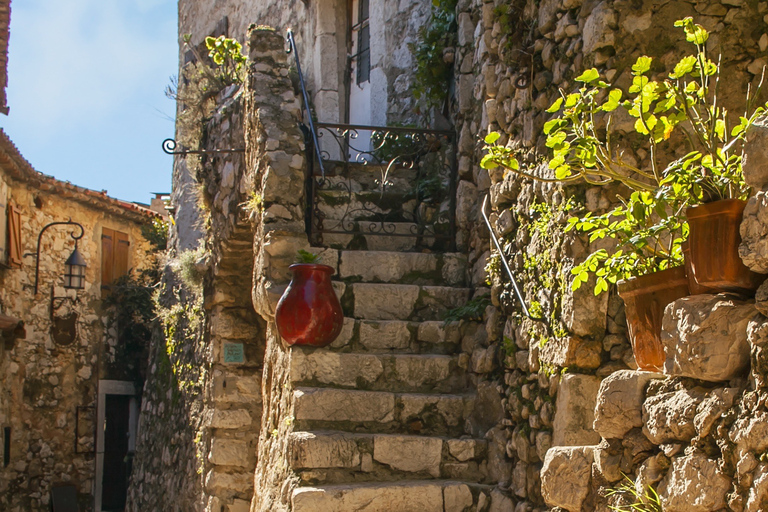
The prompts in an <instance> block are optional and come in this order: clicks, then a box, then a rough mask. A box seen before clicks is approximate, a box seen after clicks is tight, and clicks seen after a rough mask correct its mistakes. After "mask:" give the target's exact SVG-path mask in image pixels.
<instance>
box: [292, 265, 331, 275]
mask: <svg viewBox="0 0 768 512" xmlns="http://www.w3.org/2000/svg"><path fill="white" fill-rule="evenodd" d="M294 269H295V270H300V269H305V270H320V271H321V272H327V273H328V274H333V273H334V272H336V269H334V268H333V267H330V266H328V265H323V264H322V263H294V264H292V265H291V266H289V267H288V270H294Z"/></svg>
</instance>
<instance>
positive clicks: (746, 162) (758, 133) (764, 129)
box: [741, 121, 768, 190]
mask: <svg viewBox="0 0 768 512" xmlns="http://www.w3.org/2000/svg"><path fill="white" fill-rule="evenodd" d="M741 166H742V170H743V172H744V181H746V182H747V185H749V186H750V187H754V188H755V189H756V190H763V189H765V188H766V186H768V124H766V123H765V121H759V122H756V123H755V124H753V125H752V126H751V127H750V128H749V130H748V131H747V140H746V142H745V144H744V157H743V160H742V164H741Z"/></svg>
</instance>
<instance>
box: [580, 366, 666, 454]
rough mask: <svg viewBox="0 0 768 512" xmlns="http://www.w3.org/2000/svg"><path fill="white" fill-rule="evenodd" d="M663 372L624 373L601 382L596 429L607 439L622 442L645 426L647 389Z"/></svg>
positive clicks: (610, 376) (628, 371)
mask: <svg viewBox="0 0 768 512" xmlns="http://www.w3.org/2000/svg"><path fill="white" fill-rule="evenodd" d="M662 377H663V376H662V375H661V374H659V373H651V372H641V371H633V370H620V371H618V372H614V373H612V374H611V375H609V376H608V377H606V378H605V379H604V380H603V382H601V383H600V390H599V391H598V393H597V405H596V406H595V423H594V427H595V430H596V431H597V433H598V434H600V435H601V436H602V437H603V438H605V439H619V438H621V437H622V436H623V435H624V434H626V433H627V432H629V431H630V430H631V429H633V428H635V427H641V426H642V425H643V401H644V400H645V386H646V384H648V381H650V380H651V379H659V378H662Z"/></svg>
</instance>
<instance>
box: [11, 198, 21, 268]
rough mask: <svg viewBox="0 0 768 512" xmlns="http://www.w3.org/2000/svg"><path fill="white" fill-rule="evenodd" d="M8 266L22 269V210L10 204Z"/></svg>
mask: <svg viewBox="0 0 768 512" xmlns="http://www.w3.org/2000/svg"><path fill="white" fill-rule="evenodd" d="M8 265H9V266H11V267H13V268H21V210H19V209H18V208H16V206H14V205H13V204H10V203H9V204H8Z"/></svg>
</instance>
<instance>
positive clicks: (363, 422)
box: [293, 387, 475, 436]
mask: <svg viewBox="0 0 768 512" xmlns="http://www.w3.org/2000/svg"><path fill="white" fill-rule="evenodd" d="M293 396H294V416H295V422H296V423H295V425H296V427H295V430H344V431H347V432H377V433H387V432H389V433H408V434H423V435H439V436H460V435H463V434H464V420H465V419H466V418H467V417H469V415H470V413H471V412H472V408H473V407H474V399H475V396H474V395H450V394H442V395H436V394H422V393H392V392H386V391H359V390H352V389H338V388H311V387H299V388H295V389H294V392H293Z"/></svg>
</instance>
